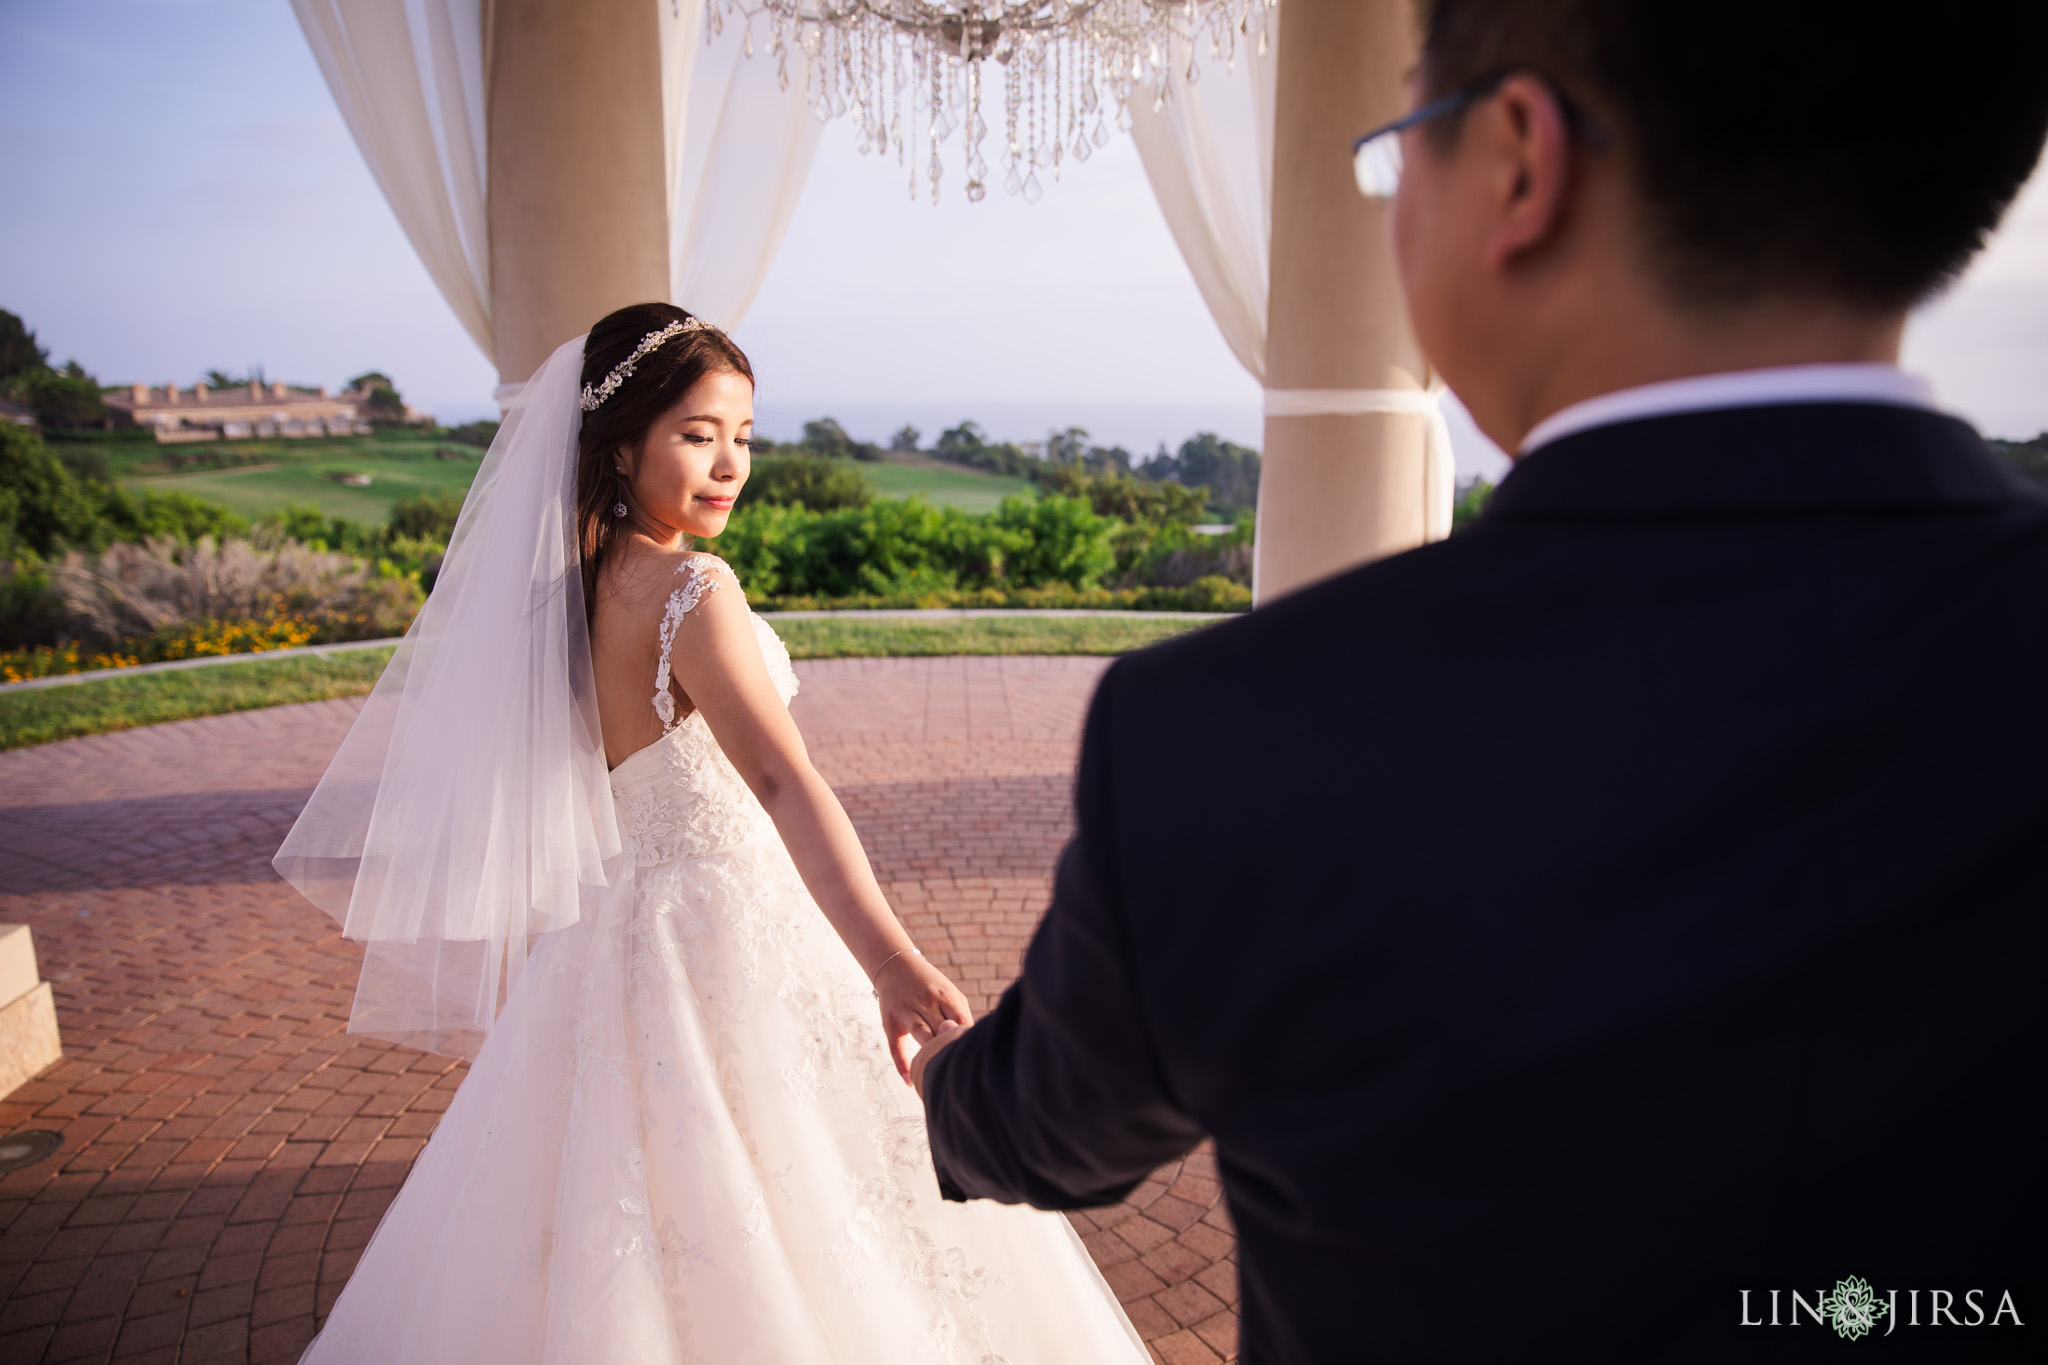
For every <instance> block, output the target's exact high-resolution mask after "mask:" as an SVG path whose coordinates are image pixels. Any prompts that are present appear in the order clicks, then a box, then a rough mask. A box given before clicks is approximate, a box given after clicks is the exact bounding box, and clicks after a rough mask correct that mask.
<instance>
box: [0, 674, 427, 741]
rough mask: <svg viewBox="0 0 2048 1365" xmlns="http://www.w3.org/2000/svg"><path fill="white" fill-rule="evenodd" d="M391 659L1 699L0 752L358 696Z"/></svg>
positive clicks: (106, 683)
mask: <svg viewBox="0 0 2048 1365" xmlns="http://www.w3.org/2000/svg"><path fill="white" fill-rule="evenodd" d="M390 658H391V651H390V650H389V649H360V650H351V651H349V652H347V653H342V654H336V655H333V656H331V657H329V658H324V659H323V658H320V657H318V656H309V655H300V656H298V657H297V658H291V659H263V658H257V657H252V658H251V659H249V660H248V661H247V662H239V661H238V662H235V663H231V664H213V665H209V666H208V667H205V668H184V669H176V670H173V671H171V672H167V673H138V674H136V675H135V676H134V677H132V678H102V679H98V680H96V681H93V682H83V683H73V684H71V685H69V686H65V687H39V688H31V689H29V690H27V691H23V692H0V749H19V748H21V747H23V746H24V745H29V744H46V743H48V742H49V741H51V740H53V739H70V738H72V737H73V736H76V735H97V734H102V733H104V732H106V731H108V730H126V729H129V728H131V727H133V726H137V725H156V724H158V723H160V722H162V721H167V720H189V719H191V718H192V717H194V716H217V715H220V714H222V713H224V712H228V711H254V710H256V709H258V708H259V707H264V706H280V705H283V704H284V703H286V702H294V701H324V700H325V699H327V698H328V697H359V696H362V695H363V694H364V693H366V692H368V691H369V690H370V688H371V687H372V686H374V685H375V684H376V681H377V675H378V674H379V673H381V672H383V671H384V665H385V663H386V662H387V661H388V660H389V659H390Z"/></svg>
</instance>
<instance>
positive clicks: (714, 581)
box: [654, 555, 739, 734]
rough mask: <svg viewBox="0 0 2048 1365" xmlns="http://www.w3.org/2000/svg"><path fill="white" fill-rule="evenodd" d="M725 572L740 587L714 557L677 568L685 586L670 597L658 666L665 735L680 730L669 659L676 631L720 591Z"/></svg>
mask: <svg viewBox="0 0 2048 1365" xmlns="http://www.w3.org/2000/svg"><path fill="white" fill-rule="evenodd" d="M721 571H722V572H723V573H724V574H725V576H726V577H727V578H732V579H733V583H734V586H738V583H739V580H738V579H737V578H734V577H733V572H732V570H731V568H729V567H728V566H727V565H726V562H725V561H724V560H722V559H718V558H715V557H714V556H711V555H692V556H690V558H688V559H686V560H684V561H683V562H682V563H680V564H678V565H676V572H677V573H679V574H681V575H682V577H683V585H682V586H681V587H680V588H677V589H676V590H675V591H674V592H672V593H670V594H669V595H668V606H667V607H665V608H664V609H663V610H662V613H661V662H660V663H657V664H656V665H655V666H654V714H655V715H657V716H659V717H661V732H662V733H663V734H667V733H668V732H669V731H671V730H673V729H675V728H676V699H675V697H674V696H673V695H672V694H671V693H670V692H669V690H668V663H669V655H670V654H672V653H673V652H674V650H675V647H676V627H678V626H680V625H682V623H683V618H684V617H685V616H688V615H689V614H690V613H691V611H693V610H695V608H696V606H697V604H698V603H699V602H702V601H703V600H704V595H705V594H706V593H709V592H713V591H715V590H716V589H717V588H718V587H719V579H718V575H719V573H720V572H721Z"/></svg>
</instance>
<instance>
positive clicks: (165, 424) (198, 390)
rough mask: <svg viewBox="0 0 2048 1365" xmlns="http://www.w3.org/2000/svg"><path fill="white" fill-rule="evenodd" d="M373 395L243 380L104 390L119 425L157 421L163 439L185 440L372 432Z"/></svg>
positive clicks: (110, 412)
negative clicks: (365, 413)
mask: <svg viewBox="0 0 2048 1365" xmlns="http://www.w3.org/2000/svg"><path fill="white" fill-rule="evenodd" d="M367 397H368V395H367V394H364V393H362V392H360V391H358V390H356V389H343V390H342V391H341V392H340V393H337V394H329V393H328V392H327V390H326V388H324V387H322V388H317V389H307V388H298V387H295V386H293V385H290V384H286V383H283V382H278V383H275V384H257V383H249V384H238V385H236V386H235V387H234V388H232V389H210V388H208V387H207V386H206V385H204V384H195V385H193V386H192V387H191V388H189V389H183V390H181V389H179V388H178V387H177V386H176V385H175V384H167V385H165V386H164V387H163V388H160V389H153V388H151V387H150V386H149V385H147V384H133V385H130V386H129V387H128V388H126V389H116V390H114V391H112V392H110V393H107V394H105V395H104V398H105V400H106V404H107V413H108V415H109V416H110V417H112V418H113V421H114V425H115V426H117V427H138V426H139V427H152V428H154V429H155V431H156V439H157V440H158V441H160V442H162V443H164V444H171V443H174V442H180V441H236V440H245V439H247V438H248V437H251V436H367V435H368V434H369V432H370V424H369V423H368V422H366V421H364V420H363V417H362V408H363V403H364V400H365V399H366V398H367Z"/></svg>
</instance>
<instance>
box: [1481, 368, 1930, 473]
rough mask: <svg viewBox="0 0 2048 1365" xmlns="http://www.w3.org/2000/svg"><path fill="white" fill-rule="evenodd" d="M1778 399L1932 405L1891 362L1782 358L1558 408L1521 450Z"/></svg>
mask: <svg viewBox="0 0 2048 1365" xmlns="http://www.w3.org/2000/svg"><path fill="white" fill-rule="evenodd" d="M1777 403H1888V404H1891V405H1893V406H1895V407H1905V408H1932V407H1933V406H1934V390H1933V388H1932V387H1930V386H1929V385H1928V383H1927V381H1926V380H1924V379H1921V378H1919V377H1918V376H1916V375H1910V374H1907V373H1906V372H1905V371H1904V370H1901V369H1900V368H1899V367H1898V366H1896V365H1882V364H1858V365H1780V366H1777V367H1775V368H1772V369H1766V370H1729V371H1725V372H1723V373H1721V374H1702V375H1694V376H1692V377H1691V378H1689V379H1667V380H1664V381H1662V382H1661V383H1656V384H1644V385H1642V386H1640V387H1638V388H1633V389H1617V390H1615V391H1614V392H1613V393H1603V394H1601V395H1599V396H1598V397H1596V398H1588V399H1586V400H1585V401H1584V402H1582V403H1574V404H1572V405H1571V406H1570V407H1568V408H1560V409H1558V410H1557V411H1556V412H1553V413H1551V414H1550V416H1548V417H1546V418H1544V419H1543V420H1542V421H1540V422H1538V423H1537V424H1536V425H1535V426H1533V427H1531V428H1530V429H1529V434H1528V435H1527V436H1524V437H1523V438H1522V449H1521V454H1523V455H1528V454H1530V453H1532V452H1533V451H1535V450H1537V449H1539V448H1541V447H1543V446H1547V445H1549V444H1550V443H1551V442H1552V441H1558V440H1562V439H1563V438H1564V437H1566V436H1572V435H1576V434H1577V433H1579V432H1581V431H1588V430H1591V429H1592V428H1594V427H1604V426H1612V425H1613V424H1615V423H1616V422H1633V421H1637V420H1639V419H1641V418H1644V417H1664V416H1668V415H1670V414H1672V413H1678V412H1705V411H1707V410H1709V409H1713V408H1751V407H1763V406H1766V405H1769V404H1777Z"/></svg>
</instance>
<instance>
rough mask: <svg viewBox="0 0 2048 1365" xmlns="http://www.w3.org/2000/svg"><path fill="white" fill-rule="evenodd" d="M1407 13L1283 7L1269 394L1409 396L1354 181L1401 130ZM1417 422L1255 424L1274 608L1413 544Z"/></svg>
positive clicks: (1419, 469) (1395, 326) (1382, 3)
mask: <svg viewBox="0 0 2048 1365" xmlns="http://www.w3.org/2000/svg"><path fill="white" fill-rule="evenodd" d="M1416 50H1417V34H1416V31H1415V25H1414V17H1413V5H1412V3H1411V0H1287V8H1286V14H1285V17H1284V21H1283V22H1282V23H1281V25H1280V52H1279V63H1280V66H1279V70H1278V72H1277V73H1276V76H1277V81H1278V100H1277V106H1276V108H1275V111H1274V113H1275V119H1274V137H1273V238H1272V263H1271V265H1272V293H1271V296H1270V302H1269V304H1268V306H1267V328H1268V334H1267V342H1266V366H1267V372H1266V387H1267V388H1268V389H1273V390H1290V391H1299V390H1321V391H1328V390H1358V389H1419V388H1421V387H1423V385H1424V383H1425V381H1426V380H1427V377H1428V370H1427V368H1426V366H1425V364H1424V361H1423V359H1422V354H1421V352H1420V351H1419V350H1418V349H1417V347H1416V345H1415V339H1414V338H1413V336H1411V335H1410V334H1409V330H1408V318H1407V312H1406V310H1405V308H1404V307H1403V305H1402V302H1401V294H1400V288H1399V284H1398V281H1397V280H1396V278H1395V274H1394V257H1393V249H1392V246H1391V244H1390V242H1389V240H1388V236H1387V206H1386V205H1385V204H1382V203H1377V202H1374V201H1370V200H1367V199H1365V198H1364V197H1363V196H1361V195H1360V194H1359V193H1358V188H1357V185H1356V183H1355V182H1354V180H1353V178H1352V174H1351V144H1352V141H1353V140H1354V139H1356V138H1357V137H1358V135H1359V134H1360V133H1363V132H1365V131H1367V130H1368V129H1371V128H1374V127H1377V126H1378V125H1380V124H1382V123H1385V122H1387V121H1388V120H1390V119H1394V118H1398V117H1400V115H1401V113H1402V111H1403V109H1404V108H1405V107H1406V101H1407V92H1406V87H1405V84H1404V82H1405V80H1406V77H1407V73H1408V70H1409V68H1410V66H1411V65H1412V64H1413V63H1414V61H1415V54H1416ZM1427 432H1428V424H1427V421H1426V419H1424V418H1422V417H1417V416H1411V415H1397V414H1391V413H1375V414H1369V415H1363V416H1328V415H1319V416H1301V417H1275V416H1269V417H1267V419H1266V444H1265V451H1264V464H1263V472H1262V474H1261V477H1260V480H1259V534H1258V547H1257V551H1256V554H1257V569H1256V579H1255V581H1256V584H1257V589H1258V595H1259V598H1260V600H1262V601H1263V600H1270V599H1272V598H1274V597H1277V596H1279V595H1281V594H1283V593H1286V592H1289V591H1292V590H1293V589H1295V588H1298V587H1301V586H1303V585H1304V584H1307V583H1311V582H1313V581H1315V580H1316V579H1319V578H1325V577H1327V576H1329V575H1330V574H1333V573H1336V572H1338V571H1339V570H1342V569H1347V568H1350V567H1352V566H1354V565H1357V564H1362V563H1364V562H1366V561H1368V560H1372V559H1377V558H1380V557H1381V556H1383V555H1389V554H1394V553H1396V552H1398V551H1401V550H1406V549H1409V548H1412V547H1413V546H1416V545H1420V544H1421V543H1422V540H1423V526H1424V511H1425V504H1424V498H1423V479H1424V473H1425V462H1424V444H1425V438H1426V436H1427Z"/></svg>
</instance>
